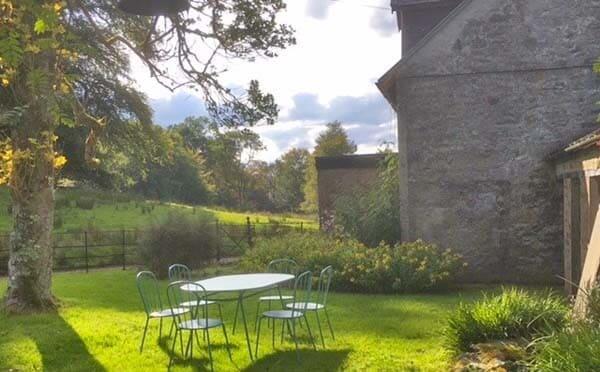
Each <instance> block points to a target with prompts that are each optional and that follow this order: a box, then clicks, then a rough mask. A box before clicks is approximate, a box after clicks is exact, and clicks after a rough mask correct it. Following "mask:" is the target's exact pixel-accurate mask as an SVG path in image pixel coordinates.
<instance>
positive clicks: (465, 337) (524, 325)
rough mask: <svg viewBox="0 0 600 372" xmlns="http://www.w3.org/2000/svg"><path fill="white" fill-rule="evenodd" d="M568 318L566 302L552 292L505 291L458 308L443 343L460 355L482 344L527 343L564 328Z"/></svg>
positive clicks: (449, 322)
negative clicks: (492, 342) (517, 341)
mask: <svg viewBox="0 0 600 372" xmlns="http://www.w3.org/2000/svg"><path fill="white" fill-rule="evenodd" d="M567 319H568V306H567V303H566V301H565V299H564V298H563V297H561V296H559V295H557V294H556V293H554V292H550V291H542V292H537V291H529V290H524V289H518V288H504V289H503V290H502V293H500V294H495V295H491V296H487V295H486V296H484V298H483V299H482V300H480V301H477V302H476V303H474V304H468V305H466V304H465V305H461V306H459V308H458V309H457V311H456V312H454V313H453V314H452V315H451V317H450V318H449V319H448V328H447V329H446V330H445V336H446V344H447V346H448V348H449V349H450V350H451V351H453V352H454V353H455V354H460V353H461V352H465V351H469V350H470V347H471V345H473V344H477V343H482V342H489V341H496V340H505V339H509V340H514V339H524V340H525V341H526V342H530V341H532V340H533V339H535V338H537V337H540V336H546V335H549V334H552V333H554V332H556V331H559V330H561V329H563V328H564V327H565V325H566V324H567Z"/></svg>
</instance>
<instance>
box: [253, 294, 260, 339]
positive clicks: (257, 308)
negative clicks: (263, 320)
mask: <svg viewBox="0 0 600 372" xmlns="http://www.w3.org/2000/svg"><path fill="white" fill-rule="evenodd" d="M259 315H260V301H256V318H254V332H256V327H257V326H258V316H259Z"/></svg>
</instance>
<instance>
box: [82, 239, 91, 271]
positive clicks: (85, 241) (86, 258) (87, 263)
mask: <svg viewBox="0 0 600 372" xmlns="http://www.w3.org/2000/svg"><path fill="white" fill-rule="evenodd" d="M83 248H84V250H85V272H86V273H87V272H89V271H90V266H89V262H88V236H87V231H84V232H83Z"/></svg>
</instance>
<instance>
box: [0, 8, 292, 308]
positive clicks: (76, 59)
mask: <svg viewBox="0 0 600 372" xmlns="http://www.w3.org/2000/svg"><path fill="white" fill-rule="evenodd" d="M115 3H116V2H115V1H108V2H106V1H102V2H98V1H96V0H18V1H17V0H0V125H1V128H0V133H2V135H3V136H4V138H5V140H4V142H3V146H2V147H3V151H2V158H3V159H4V162H3V164H2V169H1V173H2V174H1V176H2V177H0V178H2V179H3V180H4V181H5V182H7V183H8V185H9V187H10V189H11V196H12V200H13V220H14V224H13V226H14V227H13V232H12V234H11V243H10V260H9V280H8V282H9V283H8V292H7V297H6V305H7V309H8V310H9V311H11V312H27V311H36V310H44V309H49V308H53V307H54V298H53V296H52V293H51V274H52V269H51V267H52V244H51V232H52V231H51V230H52V226H53V213H54V190H53V185H54V167H55V162H56V160H55V158H56V155H55V151H54V149H55V141H56V136H55V131H56V127H57V126H58V125H59V124H63V125H84V126H86V127H87V129H88V135H87V137H86V147H85V149H84V159H85V161H86V163H87V164H88V165H90V166H92V167H94V166H98V159H97V158H96V156H95V150H96V148H97V144H98V137H99V135H100V133H101V132H102V130H103V129H104V128H106V126H107V125H110V119H111V118H110V117H108V116H96V114H97V113H96V112H94V107H93V105H90V103H91V102H102V97H101V96H100V95H102V94H103V93H102V90H108V91H111V92H113V93H114V94H117V95H119V96H120V97H121V98H122V99H123V100H124V101H125V105H126V106H127V107H128V108H129V109H130V111H133V112H135V113H136V116H137V118H138V119H139V120H141V121H143V120H144V114H145V113H147V112H149V110H144V108H145V109H147V105H146V104H145V100H144V99H143V97H141V95H139V94H135V92H134V90H133V89H131V88H130V87H129V85H128V84H129V81H130V80H131V78H130V71H129V56H130V55H131V54H132V55H135V57H136V58H138V59H139V60H140V61H142V62H143V63H144V64H145V66H146V67H147V68H148V70H149V71H150V74H151V76H152V77H153V78H154V79H156V80H157V81H158V82H159V83H161V84H162V85H164V86H165V87H167V88H169V89H172V90H173V89H177V88H179V87H192V88H194V89H197V90H199V91H200V92H202V93H203V95H204V99H205V102H206V104H207V107H208V109H209V111H210V112H211V114H212V115H213V116H214V118H215V120H216V121H217V122H218V123H219V124H220V125H226V126H230V127H234V126H237V125H254V124H255V123H257V122H259V121H265V122H267V123H273V122H274V120H275V117H276V115H277V111H278V109H277V106H276V104H275V102H274V100H273V97H272V96H271V95H269V94H264V93H263V92H262V91H261V90H260V87H259V85H258V83H257V82H256V81H251V82H250V85H249V88H248V90H247V92H246V94H244V95H243V96H241V97H243V98H239V97H238V96H236V95H234V94H233V92H232V91H231V90H230V89H229V88H227V87H225V86H223V85H222V84H221V82H220V80H219V79H220V76H219V72H220V69H218V68H217V67H216V66H217V65H218V64H220V63H221V62H222V61H223V58H238V59H245V60H253V59H254V58H256V57H257V56H265V57H273V56H275V55H276V54H277V51H278V50H280V49H282V48H285V47H286V46H288V45H290V44H292V43H294V39H293V36H292V31H293V30H292V29H291V28H290V27H288V26H286V25H281V24H279V23H278V22H277V21H276V19H277V15H278V14H279V13H280V12H281V11H282V10H284V9H285V4H284V3H283V1H282V0H237V1H231V2H229V1H204V0H191V1H190V11H189V12H185V13H181V14H167V15H165V16H161V17H138V16H130V15H127V14H125V13H123V12H122V11H119V10H118V9H117V8H116V7H115ZM159 18H160V19H159ZM203 46H204V47H203ZM172 63H174V64H175V65H176V66H177V69H176V70H177V71H175V72H173V70H174V69H173V68H172V66H171V64H172ZM94 87H100V88H102V89H93V88H94ZM144 111H146V112H144Z"/></svg>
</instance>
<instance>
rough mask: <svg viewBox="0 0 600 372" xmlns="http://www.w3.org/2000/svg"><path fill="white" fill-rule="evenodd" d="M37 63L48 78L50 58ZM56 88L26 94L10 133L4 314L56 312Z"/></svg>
mask: <svg viewBox="0 0 600 372" xmlns="http://www.w3.org/2000/svg"><path fill="white" fill-rule="evenodd" d="M46 57H47V58H45V61H44V58H43V57H42V56H39V57H38V59H37V60H36V61H35V62H34V63H33V64H34V65H35V66H36V67H37V68H38V69H43V70H45V71H46V72H48V73H50V72H51V71H52V70H51V66H52V56H46ZM51 84H52V83H49V84H48V85H49V86H42V87H38V88H37V89H38V90H36V91H34V90H33V89H29V88H26V89H24V90H23V91H22V92H23V95H22V97H23V98H25V99H26V102H28V105H27V109H26V110H25V113H24V115H23V117H22V118H21V122H20V123H18V125H16V126H15V129H14V130H13V131H12V133H11V140H12V149H13V166H12V174H11V177H10V178H11V179H10V188H11V196H12V215H13V231H12V233H11V236H10V259H9V262H8V275H9V277H8V293H7V297H6V309H7V311H9V312H12V313H27V312H36V311H47V310H50V309H52V308H54V307H55V301H54V297H53V296H52V292H51V285H52V228H53V225H54V132H53V129H54V120H53V116H52V114H51V113H50V108H49V105H50V103H49V102H50V100H51V98H50V97H51V91H52V85H51Z"/></svg>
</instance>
